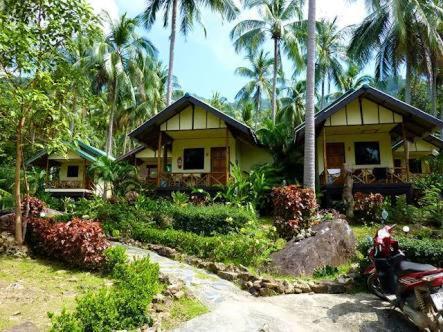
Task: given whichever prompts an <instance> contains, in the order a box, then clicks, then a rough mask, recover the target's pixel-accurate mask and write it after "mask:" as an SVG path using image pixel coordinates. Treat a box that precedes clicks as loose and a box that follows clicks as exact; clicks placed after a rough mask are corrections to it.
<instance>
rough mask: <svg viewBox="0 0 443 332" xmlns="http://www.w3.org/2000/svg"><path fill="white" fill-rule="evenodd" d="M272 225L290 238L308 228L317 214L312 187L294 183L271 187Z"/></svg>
mask: <svg viewBox="0 0 443 332" xmlns="http://www.w3.org/2000/svg"><path fill="white" fill-rule="evenodd" d="M272 202H273V205H274V226H275V227H276V229H277V232H278V234H279V235H280V236H281V237H283V238H285V239H287V240H290V239H292V237H294V236H295V235H297V234H298V233H299V232H300V230H302V229H304V228H308V227H309V226H310V224H311V222H312V221H314V220H315V218H316V216H317V202H316V199H315V193H314V191H313V190H312V189H304V188H301V187H299V186H296V185H289V186H285V187H277V188H274V189H272Z"/></svg>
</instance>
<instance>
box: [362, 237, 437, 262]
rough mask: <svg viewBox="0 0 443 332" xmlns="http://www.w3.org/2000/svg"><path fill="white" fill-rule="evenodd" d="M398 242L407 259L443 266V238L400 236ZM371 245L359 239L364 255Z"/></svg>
mask: <svg viewBox="0 0 443 332" xmlns="http://www.w3.org/2000/svg"><path fill="white" fill-rule="evenodd" d="M398 242H399V246H400V249H401V250H403V251H404V253H405V255H406V257H407V259H408V260H410V261H413V262H417V263H424V264H432V265H435V266H437V267H443V240H436V239H422V240H418V239H413V238H400V239H398ZM371 246H372V243H371V242H370V241H368V240H366V239H365V240H362V241H360V243H359V245H358V249H359V250H360V252H361V253H362V254H363V255H364V256H365V257H366V256H367V253H368V250H369V248H370V247H371Z"/></svg>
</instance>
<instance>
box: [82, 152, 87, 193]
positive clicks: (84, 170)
mask: <svg viewBox="0 0 443 332" xmlns="http://www.w3.org/2000/svg"><path fill="white" fill-rule="evenodd" d="M83 189H88V188H86V159H83Z"/></svg>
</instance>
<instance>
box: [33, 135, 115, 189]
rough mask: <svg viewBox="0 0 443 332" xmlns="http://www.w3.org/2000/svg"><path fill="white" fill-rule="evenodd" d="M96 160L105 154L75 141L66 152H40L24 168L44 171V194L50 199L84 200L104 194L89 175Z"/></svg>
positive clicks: (101, 185) (100, 185) (99, 185)
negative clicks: (90, 166) (81, 198)
mask: <svg viewBox="0 0 443 332" xmlns="http://www.w3.org/2000/svg"><path fill="white" fill-rule="evenodd" d="M99 157H106V153H105V152H104V151H102V150H99V149H97V148H94V147H92V146H90V145H88V144H86V143H84V142H82V141H80V140H77V141H76V143H75V144H68V148H67V151H65V152H59V153H58V152H53V153H48V152H47V151H45V150H42V151H40V152H39V153H37V154H36V155H35V156H33V157H32V158H30V159H29V160H27V161H26V164H27V165H32V166H37V167H39V168H42V169H46V180H45V191H46V192H48V193H50V194H51V195H53V196H62V197H86V196H90V195H92V194H96V195H102V194H103V188H104V186H103V184H102V183H94V181H93V179H91V177H90V175H89V173H88V167H89V165H90V164H91V163H93V162H95V161H96V160H97V158H99ZM108 158H111V159H112V160H114V158H113V157H108Z"/></svg>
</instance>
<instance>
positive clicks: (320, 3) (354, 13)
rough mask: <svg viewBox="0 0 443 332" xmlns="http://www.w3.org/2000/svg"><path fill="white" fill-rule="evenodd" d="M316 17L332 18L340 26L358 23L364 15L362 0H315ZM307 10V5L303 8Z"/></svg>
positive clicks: (364, 9)
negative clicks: (335, 19)
mask: <svg viewBox="0 0 443 332" xmlns="http://www.w3.org/2000/svg"><path fill="white" fill-rule="evenodd" d="M316 9H317V13H316V14H317V15H316V16H317V18H326V19H334V18H335V17H337V24H338V26H339V27H340V28H344V27H346V26H348V25H352V24H357V23H360V22H361V21H362V20H363V18H364V17H365V15H366V14H367V13H366V8H365V4H364V1H363V0H355V1H351V0H317V6H316ZM305 10H306V12H307V6H306V8H305Z"/></svg>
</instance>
